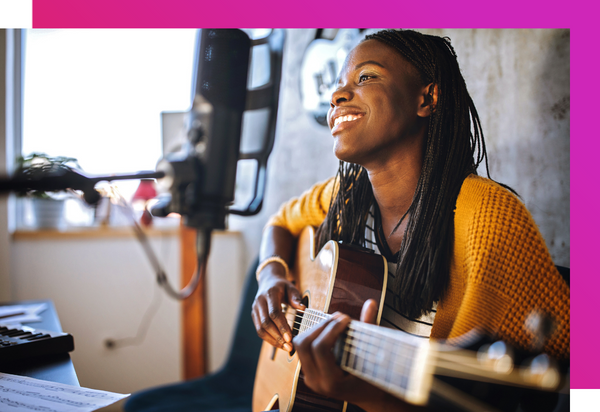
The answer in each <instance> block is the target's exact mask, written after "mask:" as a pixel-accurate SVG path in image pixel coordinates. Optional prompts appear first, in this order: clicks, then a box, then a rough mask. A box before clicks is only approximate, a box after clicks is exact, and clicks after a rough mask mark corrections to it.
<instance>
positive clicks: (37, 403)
mask: <svg viewBox="0 0 600 412" xmlns="http://www.w3.org/2000/svg"><path fill="white" fill-rule="evenodd" d="M127 396H129V395H123V394H120V393H113V392H106V391H99V390H95V389H88V388H80V387H78V386H70V385H65V384H62V383H56V382H49V381H43V380H39V379H33V378H28V377H25V376H17V375H10V374H8V373H1V372H0V411H3V412H12V411H15V412H16V411H20V412H21V411H22V412H88V411H94V410H96V409H99V408H103V407H105V406H108V405H110V404H111V403H115V402H116V401H118V400H120V399H123V398H126V397H127Z"/></svg>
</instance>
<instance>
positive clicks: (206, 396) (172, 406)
mask: <svg viewBox="0 0 600 412" xmlns="http://www.w3.org/2000/svg"><path fill="white" fill-rule="evenodd" d="M257 266H258V262H255V263H254V264H253V265H251V267H250V269H249V271H248V274H247V275H246V281H245V284H244V289H243V290H244V295H243V296H242V305H241V308H240V311H239V313H238V320H237V325H236V329H235V333H234V337H233V343H232V345H231V349H230V352H229V357H228V358H227V361H226V363H225V365H224V366H223V367H222V368H221V369H220V370H219V371H217V372H215V373H213V374H210V375H207V376H205V377H202V378H198V379H195V380H191V381H187V382H181V383H176V384H173V385H168V386H163V387H158V388H154V389H149V390H145V391H142V392H138V393H135V394H133V395H132V396H131V397H130V398H129V399H128V400H127V402H126V403H125V405H124V409H125V411H126V412H158V411H161V412H162V411H178V412H188V411H190V412H191V411H194V412H198V411H202V412H213V411H214V412H217V411H218V412H251V411H252V390H253V388H254V372H255V371H256V365H257V363H258V356H259V353H260V347H261V344H262V341H261V340H260V339H259V338H258V336H257V335H256V330H255V328H254V325H253V323H252V319H251V317H250V311H251V308H252V302H253V301H254V296H255V295H256V291H257V290H258V285H257V282H256V277H255V274H254V273H255V272H256V268H257Z"/></svg>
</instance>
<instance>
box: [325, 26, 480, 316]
mask: <svg viewBox="0 0 600 412" xmlns="http://www.w3.org/2000/svg"><path fill="white" fill-rule="evenodd" d="M370 39H374V40H377V41H380V42H382V43H384V44H386V45H388V46H390V47H392V48H393V49H394V50H396V51H397V52H398V53H400V55H401V56H402V57H403V58H404V59H405V60H406V61H408V62H409V63H410V64H411V65H412V66H414V67H415V69H416V70H417V72H418V73H419V76H420V81H421V83H422V84H423V85H424V86H425V85H428V84H434V85H436V86H437V88H438V99H437V103H436V105H435V108H434V110H433V112H432V114H431V115H430V117H429V127H428V134H427V136H426V142H425V145H426V146H425V153H424V159H423V166H422V171H421V175H420V178H419V181H418V183H417V188H416V190H415V194H414V196H413V200H412V203H411V205H410V207H409V209H408V211H407V213H406V214H405V215H404V216H403V217H402V219H400V222H398V224H397V226H396V229H397V228H398V227H399V226H400V224H401V222H402V221H403V220H404V219H405V218H406V217H407V216H408V224H407V227H406V231H405V233H404V237H403V240H402V244H401V246H400V251H399V261H398V267H397V273H396V277H395V280H394V283H393V284H392V285H391V287H392V288H393V290H394V292H395V293H396V295H397V296H401V297H402V298H401V299H398V301H397V302H394V306H395V307H396V309H398V310H399V311H400V312H401V313H403V314H405V315H406V316H409V317H412V318H417V317H419V316H421V315H422V314H424V313H426V312H428V311H429V310H430V309H431V307H432V305H433V303H434V302H435V301H437V300H438V299H439V298H440V297H441V296H442V294H443V292H444V290H445V289H446V285H447V283H448V279H449V272H450V258H451V256H452V248H453V240H454V208H455V205H456V199H457V197H458V193H459V191H460V188H461V186H462V183H463V181H464V179H465V177H467V176H468V175H469V174H471V173H475V174H476V170H477V167H478V166H479V165H480V164H481V163H482V162H483V161H484V160H485V163H486V171H487V174H488V177H489V169H488V162H487V153H486V148H485V141H484V137H483V131H482V129H481V122H480V120H479V115H478V114H477V110H476V109H475V105H474V104H473V101H472V99H471V97H470V95H469V93H468V91H467V88H466V84H465V81H464V79H463V77H462V75H461V73H460V69H459V66H458V62H457V59H456V53H455V52H454V49H453V48H452V45H451V44H450V41H449V39H447V38H441V37H437V36H430V35H424V34H421V33H418V32H415V31H411V30H402V31H398V30H384V31H380V32H377V33H375V34H372V35H370V36H367V37H366V39H365V40H370ZM471 126H472V128H471ZM337 179H338V183H339V190H338V193H337V195H336V197H335V199H332V202H331V207H330V209H329V213H328V215H327V218H326V219H325V222H324V223H323V225H322V226H321V227H320V228H319V243H320V245H321V246H323V245H324V244H325V242H326V241H327V240H329V239H335V240H342V241H344V242H348V243H353V244H359V245H364V235H365V226H366V220H367V217H368V211H369V208H370V207H371V206H372V204H373V201H374V197H373V191H372V187H371V184H370V182H369V180H368V177H367V173H366V171H365V170H363V168H362V167H360V166H357V165H352V164H345V163H344V162H340V167H339V170H338V174H337ZM396 229H394V230H396Z"/></svg>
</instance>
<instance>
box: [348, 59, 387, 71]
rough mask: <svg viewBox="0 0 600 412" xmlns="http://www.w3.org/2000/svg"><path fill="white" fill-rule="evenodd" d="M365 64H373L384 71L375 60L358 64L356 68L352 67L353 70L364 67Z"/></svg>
mask: <svg viewBox="0 0 600 412" xmlns="http://www.w3.org/2000/svg"><path fill="white" fill-rule="evenodd" d="M367 64H374V65H375V66H379V67H381V68H382V69H385V67H383V64H381V63H379V62H376V61H375V60H367V61H364V62H361V63H358V64H357V65H356V66H354V70H357V69H360V68H361V67H363V66H366V65H367Z"/></svg>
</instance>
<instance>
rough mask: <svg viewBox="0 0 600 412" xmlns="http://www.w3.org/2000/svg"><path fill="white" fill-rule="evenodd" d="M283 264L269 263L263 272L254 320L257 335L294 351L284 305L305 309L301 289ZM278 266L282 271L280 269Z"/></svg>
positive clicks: (253, 308)
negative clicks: (292, 280)
mask: <svg viewBox="0 0 600 412" xmlns="http://www.w3.org/2000/svg"><path fill="white" fill-rule="evenodd" d="M282 268H283V266H281V264H279V263H277V262H273V263H269V264H268V265H267V266H266V267H265V268H264V269H263V270H262V272H261V273H260V282H259V286H258V292H257V294H256V297H255V298H254V303H253V304H252V321H253V322H254V327H255V328H256V333H257V334H258V336H259V337H260V338H261V339H263V340H265V341H267V342H269V343H270V344H271V345H273V346H275V347H278V348H281V349H284V350H286V351H288V352H291V351H292V330H291V329H290V326H289V324H288V322H287V319H286V318H285V316H284V313H283V311H282V309H281V304H282V303H287V304H289V305H290V306H291V307H293V308H294V309H305V306H304V305H303V304H302V297H301V296H300V292H298V289H296V287H295V286H294V284H293V283H292V282H290V281H289V280H287V279H286V278H285V271H283V273H281V270H282ZM277 270H279V272H277Z"/></svg>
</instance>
